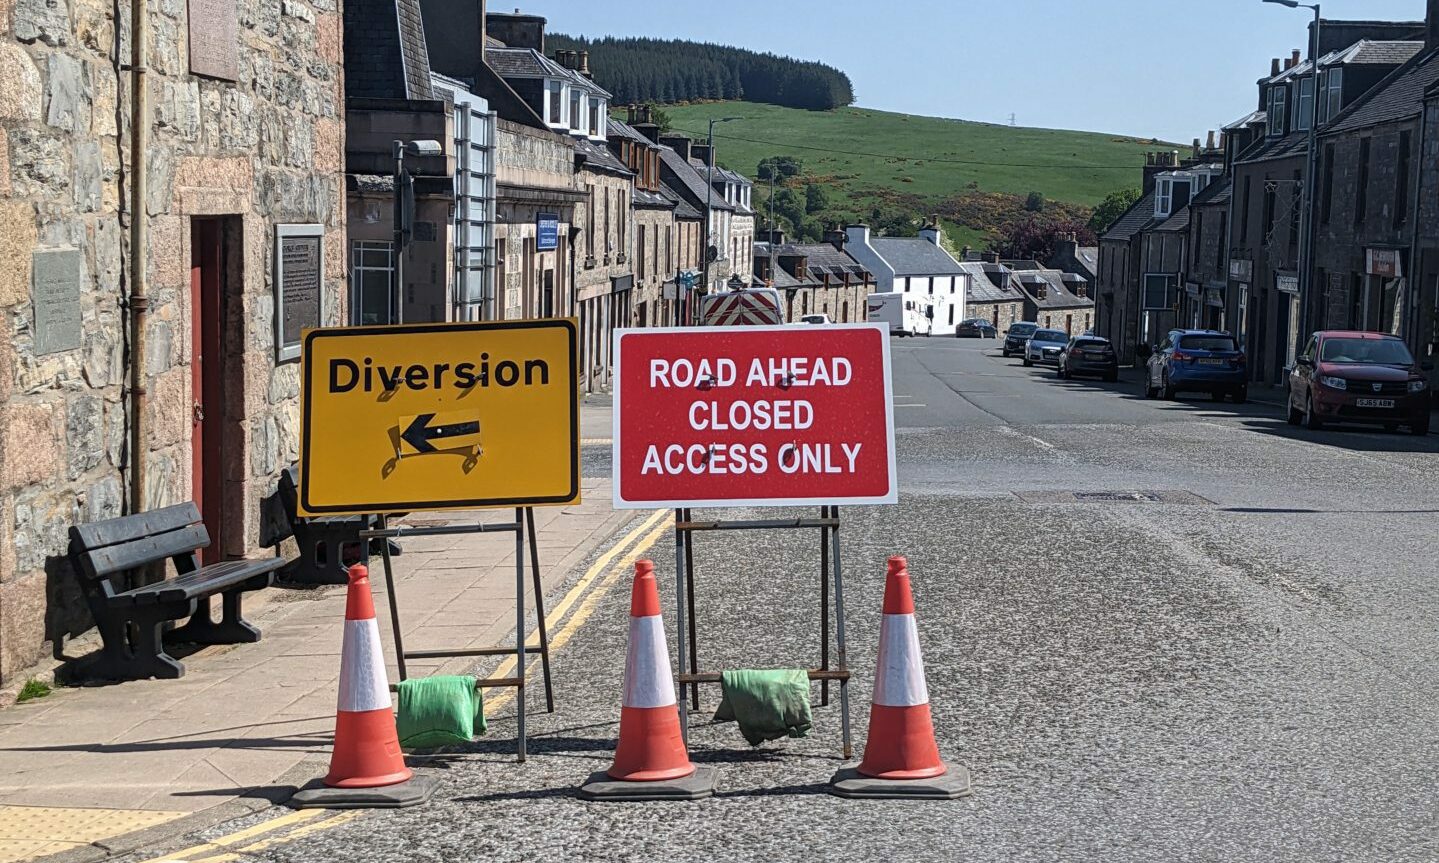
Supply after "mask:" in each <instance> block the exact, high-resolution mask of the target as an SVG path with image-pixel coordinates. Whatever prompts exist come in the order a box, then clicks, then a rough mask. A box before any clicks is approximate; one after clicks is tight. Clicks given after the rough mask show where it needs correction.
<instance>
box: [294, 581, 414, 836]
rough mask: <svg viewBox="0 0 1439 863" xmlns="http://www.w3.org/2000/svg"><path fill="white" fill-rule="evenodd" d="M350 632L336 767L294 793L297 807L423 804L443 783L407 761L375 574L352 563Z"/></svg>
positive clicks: (343, 660) (343, 659) (333, 758)
mask: <svg viewBox="0 0 1439 863" xmlns="http://www.w3.org/2000/svg"><path fill="white" fill-rule="evenodd" d="M349 575H350V588H349V594H348V596H347V597H346V599H345V632H344V638H343V640H342V641H341V647H340V695H339V699H338V704H337V709H336V711H335V747H334V749H333V750H332V751H331V753H330V772H329V773H328V774H326V775H325V778H324V779H323V780H321V781H320V782H312V783H310V784H309V785H308V786H306V787H305V788H304V789H303V790H302V791H300V792H299V793H298V794H296V795H295V796H294V797H292V798H290V805H292V806H295V807H297V808H299V809H310V808H320V809H370V808H374V809H396V808H400V807H405V806H414V805H416V804H418V803H424V802H425V801H426V800H428V799H430V796H431V795H432V794H434V791H435V787H436V785H437V784H438V783H436V781H435V780H434V779H432V778H430V777H425V776H415V775H414V774H413V773H412V772H411V771H410V768H408V767H406V766H405V758H404V755H402V754H401V752H400V735H399V733H398V732H397V731H396V730H395V714H394V713H393V712H392V710H391V701H390V684H389V681H388V680H387V679H386V676H385V655H384V651H383V650H382V649H381V646H380V626H379V624H378V623H377V622H376V621H375V601H374V599H372V598H371V597H370V571H369V570H368V569H367V568H366V567H365V565H364V564H361V563H357V564H355V565H354V566H351V567H350V572H349Z"/></svg>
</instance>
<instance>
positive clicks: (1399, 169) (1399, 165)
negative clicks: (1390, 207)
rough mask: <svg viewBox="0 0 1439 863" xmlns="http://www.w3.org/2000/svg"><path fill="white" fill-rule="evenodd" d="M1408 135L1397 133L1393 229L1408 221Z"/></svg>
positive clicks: (1406, 133)
mask: <svg viewBox="0 0 1439 863" xmlns="http://www.w3.org/2000/svg"><path fill="white" fill-rule="evenodd" d="M1409 144H1410V134H1409V130H1408V129H1405V130H1404V131H1402V132H1400V133H1399V158H1398V159H1397V160H1396V165H1395V169H1394V227H1396V228H1399V227H1403V225H1404V223H1405V222H1407V221H1409V163H1410V160H1411V159H1412V154H1411V151H1410V146H1409Z"/></svg>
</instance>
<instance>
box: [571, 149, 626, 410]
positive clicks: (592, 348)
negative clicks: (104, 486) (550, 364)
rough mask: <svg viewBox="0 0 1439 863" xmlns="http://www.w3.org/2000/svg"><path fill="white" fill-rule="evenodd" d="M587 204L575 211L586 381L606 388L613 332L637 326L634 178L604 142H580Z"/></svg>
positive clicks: (579, 163)
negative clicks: (635, 320)
mask: <svg viewBox="0 0 1439 863" xmlns="http://www.w3.org/2000/svg"><path fill="white" fill-rule="evenodd" d="M575 153H576V164H577V167H578V169H579V173H578V177H577V179H578V182H579V185H580V191H582V192H583V193H584V201H583V203H581V204H580V205H579V206H577V207H576V208H575V222H574V224H575V228H576V231H575V237H576V239H575V256H576V258H577V259H578V260H579V268H578V270H577V271H576V274H575V294H576V299H577V301H578V303H579V309H580V341H581V349H580V357H581V361H582V362H583V363H584V365H583V366H582V367H581V375H580V377H581V380H582V381H583V384H582V385H583V386H584V388H585V389H586V390H587V391H591V392H593V391H595V390H606V389H608V388H609V385H610V369H611V367H612V365H613V359H614V357H613V338H612V333H613V332H614V330H615V329H616V328H617V327H628V326H633V324H634V306H635V300H634V296H633V295H634V284H635V277H634V264H633V260H632V259H633V257H634V249H633V246H632V244H633V242H634V234H635V214H634V209H633V206H632V201H633V198H634V174H633V173H631V172H630V170H629V168H627V167H626V166H625V164H624V163H623V162H621V161H620V160H619V159H617V158H615V156H614V154H613V153H611V152H610V151H609V147H608V146H606V145H605V144H597V143H595V142H593V141H589V140H587V139H586V140H580V141H577V142H576V144H575Z"/></svg>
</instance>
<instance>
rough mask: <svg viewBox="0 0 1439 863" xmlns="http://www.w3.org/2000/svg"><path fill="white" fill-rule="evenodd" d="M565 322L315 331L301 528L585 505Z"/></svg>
mask: <svg viewBox="0 0 1439 863" xmlns="http://www.w3.org/2000/svg"><path fill="white" fill-rule="evenodd" d="M577 347H578V341H577V327H576V325H575V322H574V321H573V320H570V319H563V320H543V321H505V322H495V323H459V324H416V325H402V326H394V327H336V328H329V329H312V330H306V331H305V333H304V335H303V338H302V352H301V358H302V361H303V374H302V385H301V399H300V401H301V428H300V499H299V509H300V514H301V515H306V516H328V515H348V514H357V513H392V512H417V511H427V510H448V509H472V508H484V507H500V506H505V507H510V506H537V505H546V504H567V503H573V502H575V501H577V500H579V497H580V461H579V459H580V456H579V388H578V362H577V357H576V351H577Z"/></svg>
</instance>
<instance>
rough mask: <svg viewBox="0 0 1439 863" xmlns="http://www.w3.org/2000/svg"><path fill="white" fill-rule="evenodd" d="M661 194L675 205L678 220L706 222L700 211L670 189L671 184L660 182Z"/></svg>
mask: <svg viewBox="0 0 1439 863" xmlns="http://www.w3.org/2000/svg"><path fill="white" fill-rule="evenodd" d="M660 194H661V195H662V196H664V198H665V199H666V200H668V201H669V202H670V203H672V204H674V208H675V218H676V219H684V220H686V221H693V222H702V221H704V213H701V212H700V211H699V210H698V209H696V208H695V207H693V206H691V205H690V203H689V202H688V201H686V200H685V199H684V198H683V197H682V196H681V195H680V194H679V193H678V192H676V191H675V190H674V189H672V188H670V186H669V184H668V183H666V182H664V181H663V180H661V181H660Z"/></svg>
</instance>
